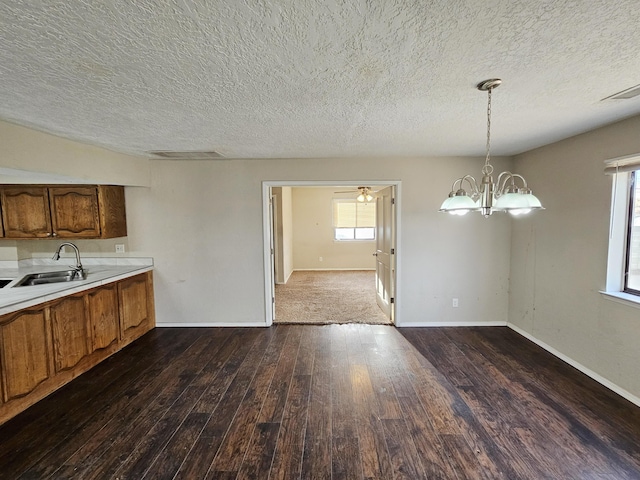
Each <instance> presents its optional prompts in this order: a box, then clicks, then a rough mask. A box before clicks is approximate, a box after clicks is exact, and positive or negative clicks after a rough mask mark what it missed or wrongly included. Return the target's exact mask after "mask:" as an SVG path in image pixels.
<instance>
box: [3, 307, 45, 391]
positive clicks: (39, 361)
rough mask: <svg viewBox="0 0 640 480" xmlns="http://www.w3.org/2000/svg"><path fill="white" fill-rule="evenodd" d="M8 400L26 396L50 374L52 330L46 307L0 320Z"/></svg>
mask: <svg viewBox="0 0 640 480" xmlns="http://www.w3.org/2000/svg"><path fill="white" fill-rule="evenodd" d="M0 321H1V322H2V324H1V325H0V337H1V345H2V348H1V349H0V353H1V355H2V380H3V382H2V383H3V386H4V392H3V393H4V400H5V402H7V401H9V400H12V399H14V398H18V397H23V396H25V395H27V394H28V393H29V392H31V391H33V390H34V389H35V388H36V387H37V386H38V385H40V384H41V383H42V382H44V381H45V380H46V379H48V378H49V377H50V375H51V367H50V360H51V358H50V332H49V328H48V327H49V323H48V321H47V317H46V315H45V310H44V309H42V310H26V311H22V312H20V313H18V314H16V315H13V316H11V315H9V316H8V319H6V320H5V318H3V319H2V320H0Z"/></svg>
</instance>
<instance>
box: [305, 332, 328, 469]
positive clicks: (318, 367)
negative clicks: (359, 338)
mask: <svg viewBox="0 0 640 480" xmlns="http://www.w3.org/2000/svg"><path fill="white" fill-rule="evenodd" d="M329 328H330V327H319V328H318V329H317V330H316V331H318V333H319V335H318V336H317V337H316V343H315V347H314V353H313V355H314V360H313V370H312V372H311V386H310V393H309V408H308V413H307V428H306V431H305V439H304V453H303V458H302V471H301V475H300V478H301V479H303V480H330V479H331V436H332V432H331V417H332V411H333V407H332V402H331V398H332V393H331V371H332V367H331V339H330V337H329V335H327V331H328V329H329Z"/></svg>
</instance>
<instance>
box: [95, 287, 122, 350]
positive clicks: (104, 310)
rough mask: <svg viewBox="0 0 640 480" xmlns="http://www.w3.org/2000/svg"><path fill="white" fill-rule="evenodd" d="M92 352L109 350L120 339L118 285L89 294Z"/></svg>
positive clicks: (98, 289)
mask: <svg viewBox="0 0 640 480" xmlns="http://www.w3.org/2000/svg"><path fill="white" fill-rule="evenodd" d="M87 305H88V306H89V309H88V310H89V319H90V323H91V338H92V351H96V350H100V349H101V348H107V347H108V346H110V345H112V344H114V343H116V342H117V341H118V340H119V339H120V325H119V324H120V321H119V315H118V296H117V285H116V284H110V285H107V286H105V287H101V288H97V289H95V290H91V291H90V292H89V293H88V294H87Z"/></svg>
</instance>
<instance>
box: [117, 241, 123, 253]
mask: <svg viewBox="0 0 640 480" xmlns="http://www.w3.org/2000/svg"><path fill="white" fill-rule="evenodd" d="M116 253H124V243H116Z"/></svg>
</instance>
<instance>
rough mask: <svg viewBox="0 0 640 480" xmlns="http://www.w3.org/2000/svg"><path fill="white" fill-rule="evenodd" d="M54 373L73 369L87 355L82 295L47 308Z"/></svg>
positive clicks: (86, 319) (85, 314)
mask: <svg viewBox="0 0 640 480" xmlns="http://www.w3.org/2000/svg"><path fill="white" fill-rule="evenodd" d="M49 315H50V317H51V329H52V331H53V358H54V363H55V367H56V372H61V371H63V370H68V369H70V368H73V367H75V366H76V365H77V364H78V362H80V360H82V359H83V358H84V357H86V356H87V355H89V353H91V351H90V350H89V340H90V336H89V322H88V316H87V311H86V308H85V299H84V295H83V294H80V295H73V296H71V297H65V298H63V299H62V300H60V301H57V302H55V303H52V304H51V306H50V307H49Z"/></svg>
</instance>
